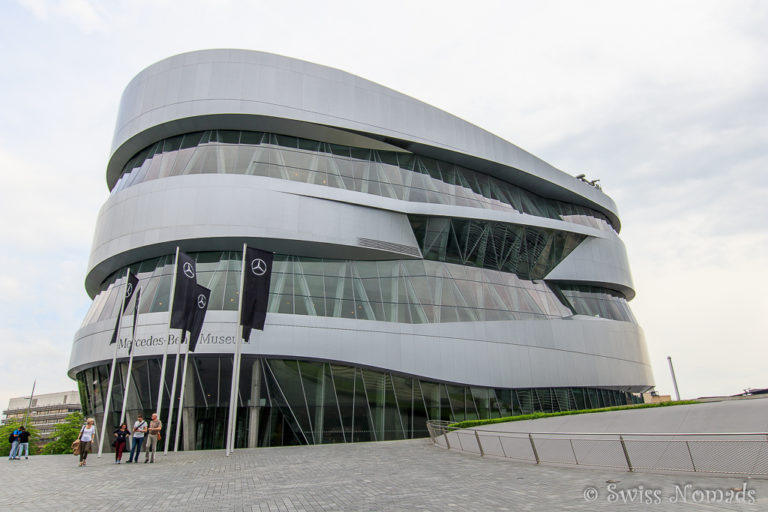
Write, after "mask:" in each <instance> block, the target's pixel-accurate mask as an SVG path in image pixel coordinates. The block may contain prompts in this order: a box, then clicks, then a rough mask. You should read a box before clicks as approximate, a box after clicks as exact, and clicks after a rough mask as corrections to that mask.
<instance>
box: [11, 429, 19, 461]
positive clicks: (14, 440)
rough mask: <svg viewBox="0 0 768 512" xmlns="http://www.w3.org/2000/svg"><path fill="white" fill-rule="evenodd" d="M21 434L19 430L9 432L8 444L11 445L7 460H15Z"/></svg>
mask: <svg viewBox="0 0 768 512" xmlns="http://www.w3.org/2000/svg"><path fill="white" fill-rule="evenodd" d="M20 433H21V430H19V429H17V428H15V429H13V432H11V435H10V436H8V442H9V443H11V453H10V454H8V460H13V459H15V458H16V452H17V451H18V450H19V434H20Z"/></svg>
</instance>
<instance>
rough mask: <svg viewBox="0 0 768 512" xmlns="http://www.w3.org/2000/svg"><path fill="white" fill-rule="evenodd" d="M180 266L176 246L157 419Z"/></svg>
mask: <svg viewBox="0 0 768 512" xmlns="http://www.w3.org/2000/svg"><path fill="white" fill-rule="evenodd" d="M178 266H179V246H178V245H177V246H176V257H175V258H174V259H173V278H172V280H171V295H170V300H169V301H168V338H167V339H166V341H165V352H163V362H162V364H161V366H160V385H159V386H158V390H157V417H158V418H159V417H160V410H161V409H162V407H163V384H165V366H166V361H168V346H169V345H170V344H171V318H172V316H173V301H174V299H175V297H174V295H175V294H176V273H177V272H178Z"/></svg>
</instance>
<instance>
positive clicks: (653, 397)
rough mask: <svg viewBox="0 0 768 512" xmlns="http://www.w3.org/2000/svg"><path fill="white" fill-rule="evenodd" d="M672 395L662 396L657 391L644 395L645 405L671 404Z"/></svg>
mask: <svg viewBox="0 0 768 512" xmlns="http://www.w3.org/2000/svg"><path fill="white" fill-rule="evenodd" d="M671 401H672V395H660V394H658V393H657V392H656V391H651V392H650V393H643V403H646V404H658V403H660V402H671Z"/></svg>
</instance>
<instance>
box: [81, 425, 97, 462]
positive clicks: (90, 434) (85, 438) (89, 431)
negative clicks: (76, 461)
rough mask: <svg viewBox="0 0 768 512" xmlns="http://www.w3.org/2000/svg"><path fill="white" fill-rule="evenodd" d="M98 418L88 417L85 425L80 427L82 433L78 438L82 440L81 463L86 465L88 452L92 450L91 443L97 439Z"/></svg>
mask: <svg viewBox="0 0 768 512" xmlns="http://www.w3.org/2000/svg"><path fill="white" fill-rule="evenodd" d="M95 422H96V420H94V419H93V418H88V421H87V422H86V423H85V426H84V427H83V428H81V429H80V435H78V436H77V440H78V441H80V465H81V466H85V459H87V458H88V452H89V451H91V445H92V443H93V442H94V441H95V440H96V425H94V423H95Z"/></svg>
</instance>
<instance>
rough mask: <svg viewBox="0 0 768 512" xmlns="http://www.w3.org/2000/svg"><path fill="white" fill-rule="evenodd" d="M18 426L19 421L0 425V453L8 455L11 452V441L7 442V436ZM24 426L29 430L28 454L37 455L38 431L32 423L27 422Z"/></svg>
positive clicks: (19, 424)
mask: <svg viewBox="0 0 768 512" xmlns="http://www.w3.org/2000/svg"><path fill="white" fill-rule="evenodd" d="M20 426H21V422H19V421H16V422H14V423H9V424H7V425H3V426H2V427H0V454H3V455H8V454H9V453H11V443H9V442H8V436H10V435H11V432H13V431H14V430H16V429H17V428H19V427H20ZM26 428H27V431H28V432H29V454H30V455H37V454H38V453H39V450H38V446H37V440H38V439H39V438H40V433H39V432H38V431H37V429H36V428H35V427H33V426H32V425H29V424H28V425H27V427H26Z"/></svg>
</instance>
